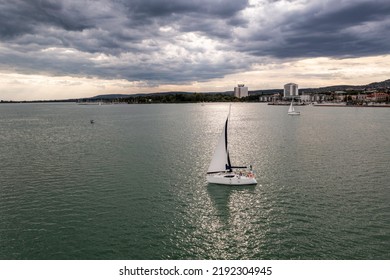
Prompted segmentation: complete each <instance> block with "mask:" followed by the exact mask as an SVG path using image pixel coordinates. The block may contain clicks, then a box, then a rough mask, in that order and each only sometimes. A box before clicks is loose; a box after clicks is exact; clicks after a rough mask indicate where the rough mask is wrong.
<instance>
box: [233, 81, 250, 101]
mask: <svg viewBox="0 0 390 280" xmlns="http://www.w3.org/2000/svg"><path fill="white" fill-rule="evenodd" d="M234 96H235V97H238V98H241V97H246V96H248V87H246V86H245V85H244V84H238V85H237V86H236V87H235V88H234Z"/></svg>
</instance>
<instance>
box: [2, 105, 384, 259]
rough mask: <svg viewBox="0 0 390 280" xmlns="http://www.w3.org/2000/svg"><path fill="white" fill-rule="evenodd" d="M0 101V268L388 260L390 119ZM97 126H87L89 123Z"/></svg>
mask: <svg viewBox="0 0 390 280" xmlns="http://www.w3.org/2000/svg"><path fill="white" fill-rule="evenodd" d="M287 109H288V107H286V106H268V105H266V104H260V103H253V104H249V103H243V104H233V105H232V112H231V122H230V127H229V137H230V138H229V140H230V143H229V145H230V154H231V160H232V163H233V164H252V165H253V168H254V170H255V172H256V177H257V181H258V184H257V185H256V186H248V187H229V186H218V185H208V184H207V182H206V179H205V173H206V171H207V168H208V165H209V162H210V160H211V156H212V153H213V151H214V148H215V145H216V143H217V141H218V137H219V134H220V132H221V129H222V127H223V125H224V121H225V118H226V116H227V113H228V110H229V105H228V104H227V103H225V104H224V103H214V104H211V103H210V104H206V105H204V106H201V105H200V104H155V105H154V104H153V105H103V106H80V105H77V104H1V105H0V130H1V134H0V259H390V164H389V163H390V109H385V108H318V107H313V106H305V107H298V108H297V109H298V110H300V111H301V116H298V117H293V116H288V115H287ZM91 119H93V120H95V123H94V124H91V123H90V120H91Z"/></svg>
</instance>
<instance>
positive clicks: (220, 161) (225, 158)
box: [207, 112, 232, 174]
mask: <svg viewBox="0 0 390 280" xmlns="http://www.w3.org/2000/svg"><path fill="white" fill-rule="evenodd" d="M229 115H230V112H229ZM229 115H228V117H227V118H226V122H225V126H224V128H223V130H222V133H221V136H220V137H219V140H218V145H217V147H216V149H215V151H214V155H213V158H212V160H211V163H210V166H209V169H208V170H207V174H210V173H217V172H222V171H227V170H228V171H231V169H232V166H231V163H230V158H229V151H228V139H227V127H228V121H229Z"/></svg>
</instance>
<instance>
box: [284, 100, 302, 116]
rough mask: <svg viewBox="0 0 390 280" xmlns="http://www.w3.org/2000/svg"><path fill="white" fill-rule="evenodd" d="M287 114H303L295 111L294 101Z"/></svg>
mask: <svg viewBox="0 0 390 280" xmlns="http://www.w3.org/2000/svg"><path fill="white" fill-rule="evenodd" d="M287 114H289V115H300V114H301V113H300V112H298V111H295V108H294V105H293V100H291V104H290V108H288V112H287Z"/></svg>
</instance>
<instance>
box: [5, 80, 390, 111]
mask: <svg viewBox="0 0 390 280" xmlns="http://www.w3.org/2000/svg"><path fill="white" fill-rule="evenodd" d="M291 101H294V102H295V103H296V105H307V104H314V105H319V106H321V105H323V106H325V105H327V106H374V105H378V106H390V79H388V80H386V81H383V82H376V83H371V84H368V85H365V86H347V85H340V86H329V87H323V88H305V89H299V86H298V84H296V83H287V84H285V85H284V86H283V89H274V90H253V91H251V90H249V88H248V87H247V86H245V85H244V84H238V85H237V86H236V87H234V89H233V91H227V92H206V93H200V92H161V93H149V94H132V95H122V94H107V95H99V96H94V97H90V98H79V99H66V100H36V101H7V100H1V101H0V102H1V103H32V102H77V103H78V104H80V105H104V104H123V103H126V104H145V103H204V102H265V103H268V104H269V105H287V104H290V102H291Z"/></svg>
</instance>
